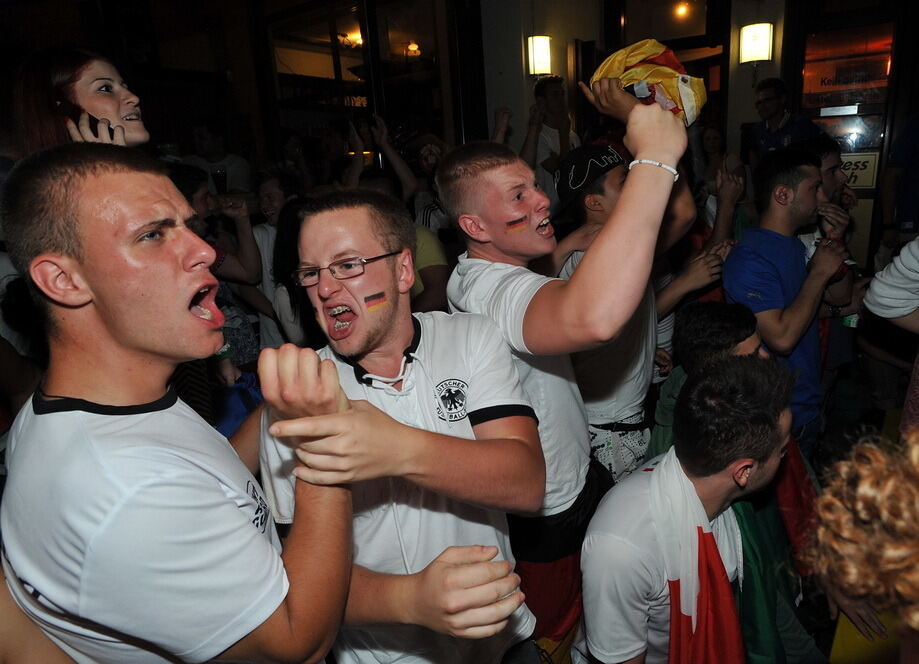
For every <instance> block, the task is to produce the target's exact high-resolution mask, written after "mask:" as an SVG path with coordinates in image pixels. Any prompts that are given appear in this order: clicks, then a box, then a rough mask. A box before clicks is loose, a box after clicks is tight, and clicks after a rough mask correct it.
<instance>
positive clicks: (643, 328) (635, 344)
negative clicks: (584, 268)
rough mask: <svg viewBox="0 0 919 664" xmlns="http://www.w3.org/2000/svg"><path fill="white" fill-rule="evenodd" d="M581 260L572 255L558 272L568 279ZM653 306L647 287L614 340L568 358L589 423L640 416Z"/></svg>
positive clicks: (652, 345) (651, 347)
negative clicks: (636, 307)
mask: <svg viewBox="0 0 919 664" xmlns="http://www.w3.org/2000/svg"><path fill="white" fill-rule="evenodd" d="M583 257H584V252H583V251H575V252H573V253H572V254H571V256H569V257H568V260H567V261H566V262H565V266H564V267H563V268H562V271H561V272H560V273H559V276H560V277H561V278H562V279H570V278H571V275H572V274H574V270H575V268H577V266H578V265H580V263H581V259H582V258H583ZM656 348H657V308H656V307H655V302H654V290H653V289H652V288H651V286H650V285H649V286H648V287H647V288H646V289H645V295H644V297H643V298H642V300H641V303H640V304H639V305H638V309H636V311H635V313H634V314H632V317H631V318H630V319H629V321H628V322H627V323H626V324H625V326H624V327H623V328H622V331H621V332H620V333H619V335H617V336H616V339H615V340H613V341H611V342H610V343H608V344H603V345H602V346H599V347H598V348H593V349H591V350H586V351H582V352H580V353H575V354H574V355H573V356H572V362H573V364H574V373H575V375H576V376H577V379H578V387H579V388H580V390H581V397H583V399H584V405H585V406H586V407H587V419H588V420H589V421H590V423H591V424H593V425H597V424H611V423H613V422H621V421H622V420H624V419H626V418H628V417H631V416H633V415H636V414H639V413H641V412H642V409H643V405H644V400H645V395H646V394H647V392H648V388H649V387H650V386H651V378H652V376H653V375H654V351H655V350H656Z"/></svg>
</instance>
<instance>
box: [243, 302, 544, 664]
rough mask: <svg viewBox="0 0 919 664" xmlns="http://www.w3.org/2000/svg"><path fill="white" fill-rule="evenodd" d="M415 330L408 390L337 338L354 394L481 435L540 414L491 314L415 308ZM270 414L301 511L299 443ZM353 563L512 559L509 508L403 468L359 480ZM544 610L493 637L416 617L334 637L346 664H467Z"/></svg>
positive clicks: (270, 448)
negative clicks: (484, 427)
mask: <svg viewBox="0 0 919 664" xmlns="http://www.w3.org/2000/svg"><path fill="white" fill-rule="evenodd" d="M414 326H415V336H414V339H413V341H412V344H411V346H409V348H408V349H406V351H405V352H406V358H407V359H406V362H405V365H404V373H403V376H404V377H403V382H402V389H401V390H396V389H395V388H393V387H392V386H391V384H390V382H391V381H390V382H384V381H380V380H376V379H374V378H373V377H371V376H369V375H368V374H366V373H365V372H364V370H363V369H362V368H361V367H360V366H358V365H354V364H350V363H349V362H347V361H346V360H344V359H343V358H341V357H339V356H337V355H336V354H335V353H334V352H332V350H331V349H330V348H329V347H326V348H323V349H322V350H320V351H319V356H320V357H322V358H323V359H330V360H332V361H333V362H335V365H336V367H337V369H338V374H339V379H340V381H341V385H342V389H343V390H344V392H345V394H346V395H347V396H348V398H349V399H364V400H366V401H368V402H370V403H371V404H373V405H374V406H376V407H377V408H379V409H380V410H382V411H384V412H385V413H386V414H388V415H389V416H390V417H392V418H393V419H395V420H397V421H399V422H401V423H403V424H406V425H408V426H411V427H415V428H417V429H423V430H425V431H434V432H437V433H442V434H446V435H449V436H457V437H460V438H468V439H474V438H475V434H474V433H473V430H472V427H473V425H475V424H480V423H482V422H487V421H490V420H494V419H499V418H502V417H508V416H511V415H529V416H532V415H533V409H532V408H531V407H530V405H529V402H528V401H527V399H526V396H525V395H524V393H523V390H522V389H521V388H520V384H519V382H518V379H517V371H516V369H515V368H514V363H513V362H512V360H511V356H510V353H509V352H508V349H507V346H505V345H504V343H503V341H502V340H501V335H500V333H499V332H498V331H497V330H496V329H495V326H494V324H493V323H492V322H491V321H489V320H488V319H486V318H484V317H483V316H472V315H466V314H458V315H453V316H448V315H447V314H445V313H443V312H429V313H421V314H415V317H414ZM268 423H269V422H268V418H267V417H263V418H262V434H261V435H262V438H261V440H262V444H261V446H260V461H261V466H262V476H263V478H264V480H265V492H266V494H267V495H268V498H269V502H270V504H271V507H272V511H273V513H274V514H275V518H276V519H277V520H278V521H280V522H286V521H290V520H291V518H292V516H293V479H292V476H291V474H290V471H291V468H292V466H293V464H294V463H295V459H294V455H293V451H292V450H291V448H290V447H288V446H287V445H286V444H285V443H284V442H282V441H279V440H278V439H276V438H274V437H273V436H272V435H271V434H269V433H268V432H267V426H268ZM351 492H352V501H353V508H354V563H355V564H357V565H362V566H364V567H367V568H368V569H371V570H373V571H376V572H382V573H387V574H414V573H416V572H420V571H421V570H423V569H424V568H425V567H426V566H427V565H428V564H429V563H430V562H431V561H432V560H434V559H435V558H436V557H437V556H439V555H440V554H441V553H443V551H444V549H446V548H447V547H448V546H453V545H468V544H480V545H486V546H488V545H492V546H497V547H498V550H499V553H498V556H497V559H498V560H513V556H512V554H511V549H510V543H509V541H508V535H507V519H506V518H505V516H504V514H503V513H502V512H499V511H496V510H488V509H485V508H482V507H478V506H474V505H470V504H469V503H465V502H462V501H459V500H456V499H453V498H450V497H447V496H445V495H442V494H439V493H435V492H434V491H431V490H429V489H425V488H423V487H421V486H419V485H417V484H413V483H411V482H409V481H407V480H404V479H402V478H398V477H392V478H382V479H377V480H371V481H367V482H360V483H356V484H353V485H352V487H351ZM535 624H536V618H535V617H534V616H533V614H532V613H531V612H530V611H529V609H527V608H526V606H525V605H524V606H521V607H520V608H519V609H517V611H516V612H515V613H514V614H513V616H512V617H511V622H510V624H509V625H508V626H507V627H506V628H505V629H504V630H503V631H501V632H500V633H499V634H497V635H495V636H493V637H490V638H488V639H481V640H466V639H457V638H453V637H450V636H446V635H442V634H435V633H434V632H431V631H430V630H428V629H426V628H424V627H419V626H416V625H397V624H391V623H388V624H383V625H362V626H360V627H354V626H347V625H344V626H342V628H341V631H340V632H339V635H338V639H337V640H336V642H335V646H334V651H335V657H336V658H337V660H338V662H339V663H340V664H354V663H377V662H399V663H400V664H409V663H419V664H420V663H430V664H452V663H455V664H461V663H463V664H464V663H466V662H476V663H479V662H481V663H482V664H489V663H490V662H494V663H497V662H500V661H501V657H502V655H503V654H504V652H505V651H506V650H507V649H508V648H509V647H510V646H512V645H513V644H514V643H516V642H518V641H522V640H523V639H525V638H526V637H528V636H529V635H530V634H531V633H532V632H533V628H534V626H535Z"/></svg>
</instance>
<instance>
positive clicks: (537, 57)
mask: <svg viewBox="0 0 919 664" xmlns="http://www.w3.org/2000/svg"><path fill="white" fill-rule="evenodd" d="M551 45H552V37H547V36H546V35H533V36H532V37H527V61H528V62H529V65H530V76H543V75H545V74H551V73H552V48H551Z"/></svg>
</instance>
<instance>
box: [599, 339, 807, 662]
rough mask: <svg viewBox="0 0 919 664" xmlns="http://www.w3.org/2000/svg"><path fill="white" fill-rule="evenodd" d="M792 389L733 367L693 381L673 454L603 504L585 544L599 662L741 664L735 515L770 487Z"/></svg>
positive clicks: (742, 361)
mask: <svg viewBox="0 0 919 664" xmlns="http://www.w3.org/2000/svg"><path fill="white" fill-rule="evenodd" d="M793 382H794V381H793V378H792V377H791V375H790V374H789V373H788V372H787V371H786V370H785V369H784V368H783V367H782V366H781V365H780V364H778V363H776V362H774V361H772V360H770V359H763V358H759V357H731V358H726V359H723V360H720V361H719V362H716V363H714V364H711V365H709V366H708V368H707V370H706V371H705V372H704V373H703V374H701V375H696V376H693V377H691V378H690V379H689V380H688V381H687V382H686V384H685V385H684V387H683V390H682V392H681V393H680V397H679V399H678V400H677V407H676V421H675V429H674V431H675V440H674V446H673V448H671V450H670V451H669V452H667V453H666V454H665V455H664V456H662V457H658V458H657V459H656V461H654V462H652V463H651V464H650V465H649V466H648V467H647V468H645V470H646V471H647V472H638V473H633V474H632V475H631V476H630V477H629V478H627V479H626V480H625V481H623V482H621V483H620V484H618V485H617V486H616V487H614V488H613V489H612V490H611V491H610V492H609V493H608V494H607V495H606V496H605V497H604V499H603V500H602V501H601V503H600V505H599V506H598V507H597V512H596V514H595V515H594V517H593V519H592V520H591V522H590V526H589V527H588V530H587V535H586V537H585V539H584V546H583V551H582V554H581V566H582V569H583V571H584V624H585V636H586V639H585V640H586V646H587V650H588V651H589V653H590V656H592V657H593V660H592V661H599V662H603V663H609V664H614V663H617V664H618V663H619V662H635V663H639V662H647V663H648V664H657V663H663V662H668V661H693V662H716V661H717V662H743V661H745V660H744V644H743V637H742V634H741V628H740V620H739V616H738V612H737V607H736V606H735V604H734V596H733V590H732V588H731V583H732V582H734V581H737V582H741V579H742V578H743V553H742V550H741V535H740V530H739V528H738V524H737V520H736V518H735V516H734V512H733V511H732V510H730V509H728V508H729V507H730V506H731V504H732V503H733V502H734V501H736V500H738V499H739V498H743V497H745V496H749V495H751V494H753V493H755V492H757V491H760V490H761V489H763V488H764V487H766V486H768V485H769V483H770V482H771V481H772V478H773V477H774V476H775V473H776V471H777V470H778V468H779V464H780V463H781V461H782V457H783V456H784V454H785V448H786V446H787V444H788V441H789V437H790V431H791V412H790V411H789V410H788V405H789V401H790V397H791V391H792V386H793Z"/></svg>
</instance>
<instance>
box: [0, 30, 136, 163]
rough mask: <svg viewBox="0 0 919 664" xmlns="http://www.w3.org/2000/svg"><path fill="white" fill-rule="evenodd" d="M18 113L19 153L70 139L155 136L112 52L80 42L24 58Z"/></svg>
mask: <svg viewBox="0 0 919 664" xmlns="http://www.w3.org/2000/svg"><path fill="white" fill-rule="evenodd" d="M13 117H14V120H13V123H14V127H15V136H16V140H17V143H18V152H19V156H20V157H25V156H27V155H29V154H32V153H33V152H37V151H38V150H43V149H45V148H49V147H52V146H55V145H61V144H63V143H69V142H71V141H77V142H82V141H90V142H94V141H98V142H102V143H114V144H116V145H126V146H129V147H133V146H137V145H143V144H144V143H146V142H147V141H149V140H150V133H149V132H148V131H147V128H146V127H145V126H144V120H143V115H142V113H141V109H140V98H139V97H138V96H137V95H136V94H134V93H133V92H131V90H130V89H129V88H128V86H127V84H126V83H125V82H124V79H123V78H122V77H121V74H120V73H119V72H118V69H116V67H115V65H114V64H112V62H111V61H110V60H109V59H108V58H106V57H104V56H102V55H99V54H97V53H93V52H92V51H88V50H85V49H81V48H70V49H57V48H55V49H47V50H44V51H39V52H38V53H36V54H35V55H33V56H32V57H30V58H28V59H27V60H26V61H25V62H24V63H23V65H22V67H21V68H20V70H19V73H18V75H17V78H16V83H15V86H14V91H13Z"/></svg>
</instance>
